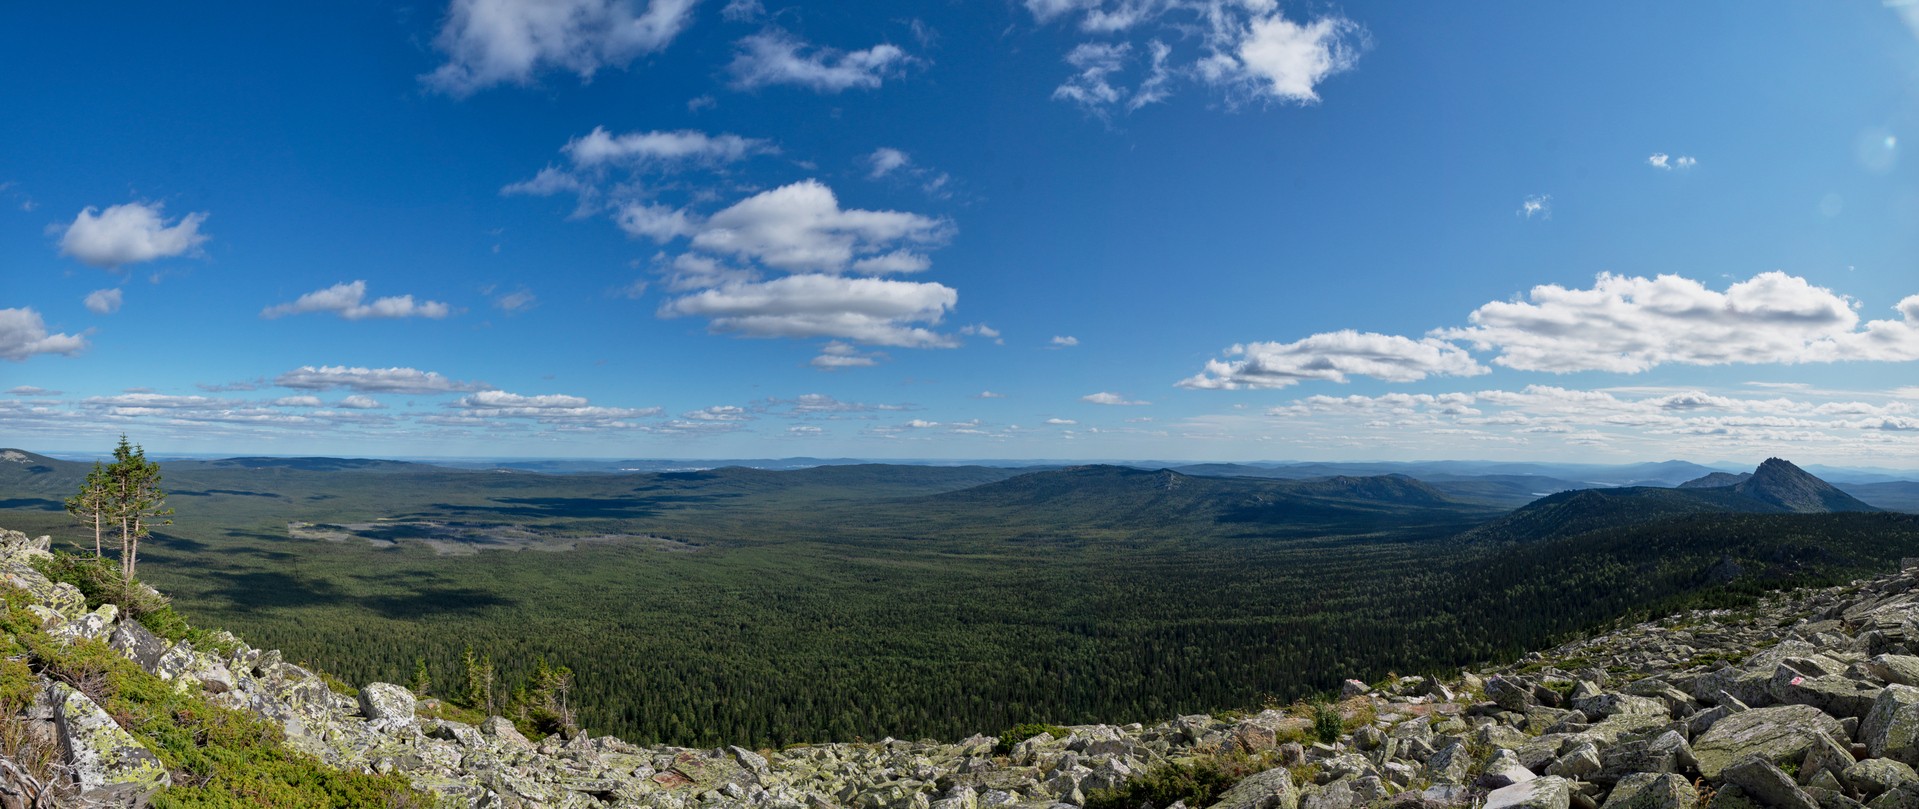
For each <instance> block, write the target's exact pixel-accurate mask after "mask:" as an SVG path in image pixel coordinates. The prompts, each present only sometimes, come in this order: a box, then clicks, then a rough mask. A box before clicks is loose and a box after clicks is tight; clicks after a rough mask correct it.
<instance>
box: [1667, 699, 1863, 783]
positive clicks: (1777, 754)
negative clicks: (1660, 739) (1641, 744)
mask: <svg viewBox="0 0 1919 809" xmlns="http://www.w3.org/2000/svg"><path fill="white" fill-rule="evenodd" d="M1838 730H1839V720H1837V719H1834V718H1832V717H1830V716H1827V715H1826V714H1825V712H1823V711H1821V710H1819V709H1818V708H1814V707H1813V706H1811V705H1779V706H1774V707H1770V708H1755V709H1753V710H1750V711H1745V712H1743V713H1736V714H1733V715H1731V716H1728V717H1726V718H1725V719H1721V720H1719V722H1717V723H1716V724H1714V725H1713V726H1712V729H1711V730H1708V731H1706V733H1705V735H1703V736H1700V737H1699V738H1698V739H1696V740H1694V742H1693V744H1692V750H1693V755H1694V757H1695V758H1697V759H1698V762H1699V772H1700V774H1702V775H1704V776H1706V777H1707V778H1710V779H1718V778H1719V777H1720V773H1721V772H1723V771H1724V770H1725V769H1726V768H1727V767H1730V766H1732V765H1733V764H1735V763H1737V762H1738V761H1740V760H1742V759H1745V758H1748V757H1752V756H1758V757H1760V758H1763V759H1765V760H1766V761H1769V762H1774V763H1783V762H1787V761H1794V762H1796V761H1797V759H1798V758H1799V757H1800V756H1803V755H1805V753H1806V750H1807V748H1810V747H1811V746H1812V744H1813V740H1814V738H1815V734H1820V733H1823V734H1827V735H1831V734H1833V733H1835V732H1837V731H1838Z"/></svg>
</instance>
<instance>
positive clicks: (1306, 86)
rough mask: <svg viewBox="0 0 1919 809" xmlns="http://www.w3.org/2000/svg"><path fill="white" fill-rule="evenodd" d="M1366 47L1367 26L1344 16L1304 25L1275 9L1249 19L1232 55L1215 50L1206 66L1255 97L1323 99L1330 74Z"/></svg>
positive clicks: (1214, 76) (1344, 67) (1211, 73)
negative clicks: (1322, 91) (1321, 94)
mask: <svg viewBox="0 0 1919 809" xmlns="http://www.w3.org/2000/svg"><path fill="white" fill-rule="evenodd" d="M1364 49H1365V31H1364V30H1363V29H1361V28H1360V27H1359V24H1358V23H1355V22H1353V21H1352V20H1348V19H1346V18H1344V17H1321V18H1319V19H1317V20H1314V21H1312V22H1310V23H1306V24H1304V25H1301V24H1299V23H1295V22H1293V21H1292V20H1288V19H1286V18H1285V16H1283V15H1281V14H1280V13H1278V12H1277V11H1275V12H1273V13H1271V14H1266V15H1256V16H1254V17H1252V18H1251V19H1250V20H1249V21H1247V23H1246V25H1245V26H1244V28H1243V30H1242V31H1241V32H1240V35H1239V38H1238V40H1237V41H1236V42H1235V43H1233V45H1232V47H1231V49H1230V55H1229V54H1228V53H1224V52H1215V53H1214V55H1213V57H1212V58H1211V59H1209V61H1208V62H1207V63H1206V65H1205V66H1204V67H1203V70H1204V71H1205V73H1206V75H1207V77H1208V78H1209V79H1210V80H1212V81H1214V82H1228V83H1234V84H1238V85H1239V86H1242V87H1248V88H1251V89H1252V91H1253V95H1254V96H1255V97H1262V96H1263V97H1265V98H1269V99H1272V100H1277V101H1283V102H1288V103H1293V104H1313V103H1317V102H1318V101H1319V93H1318V91H1317V89H1316V88H1317V87H1318V85H1319V83H1320V82H1322V81H1325V80H1326V78H1327V77H1330V76H1333V75H1335V74H1338V73H1343V72H1345V71H1347V70H1351V69H1352V68H1353V66H1354V65H1356V64H1358V63H1359V54H1360V52H1361V51H1363V50H1364Z"/></svg>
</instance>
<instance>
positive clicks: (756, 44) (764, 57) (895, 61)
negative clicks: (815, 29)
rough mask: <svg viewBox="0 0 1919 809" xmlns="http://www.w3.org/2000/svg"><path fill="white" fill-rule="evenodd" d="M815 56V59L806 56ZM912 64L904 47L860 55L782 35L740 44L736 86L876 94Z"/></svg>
mask: <svg viewBox="0 0 1919 809" xmlns="http://www.w3.org/2000/svg"><path fill="white" fill-rule="evenodd" d="M808 50H810V51H811V53H803V51H808ZM911 61H912V57H910V56H907V55H906V52H905V51H903V50H900V49H899V47H897V46H895V45H890V44H885V43H882V44H879V45H874V46H873V47H870V48H866V49H863V50H857V51H845V52H842V51H839V50H836V49H833V48H826V47H819V48H814V47H811V46H809V45H807V43H805V42H803V41H801V40H800V39H798V38H796V37H794V36H792V35H790V34H787V33H785V32H782V31H764V32H761V33H758V34H754V35H752V36H749V37H746V38H744V39H741V40H740V41H739V52H738V53H737V54H736V55H735V56H734V57H733V64H732V67H731V69H732V72H733V83H734V85H735V86H737V87H740V88H744V89H751V88H755V87H765V86H768V85H774V84H792V85H798V86H800V87H806V88H810V89H812V90H816V91H818V92H822V93H838V92H841V91H844V90H848V89H871V88H875V87H878V86H880V83H881V82H882V81H883V80H884V79H885V78H886V77H887V76H889V75H894V74H897V73H898V71H899V70H900V68H902V67H904V66H905V65H906V64H907V63H909V62H911Z"/></svg>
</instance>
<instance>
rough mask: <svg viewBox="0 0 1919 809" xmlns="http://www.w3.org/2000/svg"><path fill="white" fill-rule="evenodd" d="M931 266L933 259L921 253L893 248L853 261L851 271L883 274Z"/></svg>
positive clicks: (863, 273)
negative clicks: (891, 250) (892, 249)
mask: <svg viewBox="0 0 1919 809" xmlns="http://www.w3.org/2000/svg"><path fill="white" fill-rule="evenodd" d="M932 267H933V260H932V259H930V258H927V257H926V255H925V254H923V253H915V252H913V251H911V250H894V251H893V252H891V253H882V254H880V255H877V256H867V257H866V258H862V259H859V260H858V261H855V262H853V266H852V267H851V269H852V270H853V272H856V273H860V274H862V275H884V274H886V273H889V272H898V273H910V272H925V271H927V270H929V269H931V268H932Z"/></svg>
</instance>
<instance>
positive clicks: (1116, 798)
mask: <svg viewBox="0 0 1919 809" xmlns="http://www.w3.org/2000/svg"><path fill="white" fill-rule="evenodd" d="M1271 764H1272V760H1271V759H1270V758H1269V757H1267V756H1264V755H1260V756H1249V755H1246V754H1245V753H1243V752H1239V751H1234V752H1231V753H1221V754H1216V755H1204V756H1199V757H1196V758H1190V759H1184V760H1174V761H1169V762H1167V763H1166V764H1164V765H1162V766H1159V767H1155V768H1153V769H1150V770H1147V771H1146V772H1143V773H1140V774H1139V775H1136V776H1134V777H1132V778H1130V779H1128V780H1127V781H1126V783H1124V784H1121V785H1120V786H1119V788H1117V789H1101V790H1094V791H1093V793H1092V794H1090V795H1087V796H1086V806H1085V809H1138V807H1139V806H1141V805H1142V804H1150V805H1152V806H1158V807H1164V806H1171V805H1173V804H1175V803H1178V802H1180V801H1185V802H1186V805H1187V806H1210V805H1212V803H1213V801H1214V800H1216V799H1217V798H1218V797H1219V796H1220V794H1221V793H1223V792H1225V791H1226V790H1228V789H1232V788H1233V785H1234V784H1237V783H1239V782H1240V781H1241V780H1242V779H1244V778H1246V777H1247V776H1249V775H1253V774H1255V773H1259V772H1263V771H1265V770H1266V769H1267V768H1268V767H1269V766H1271Z"/></svg>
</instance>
